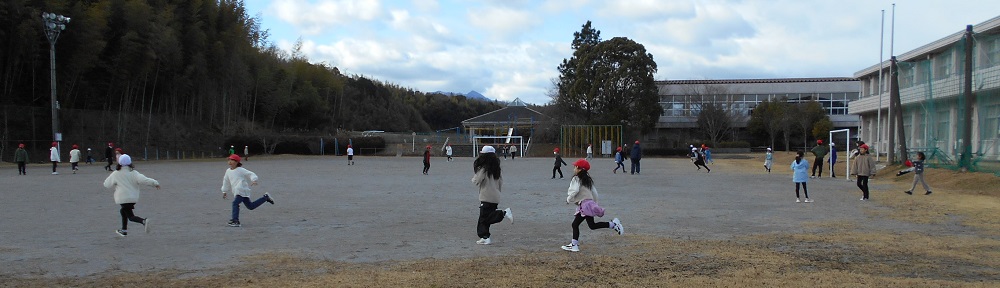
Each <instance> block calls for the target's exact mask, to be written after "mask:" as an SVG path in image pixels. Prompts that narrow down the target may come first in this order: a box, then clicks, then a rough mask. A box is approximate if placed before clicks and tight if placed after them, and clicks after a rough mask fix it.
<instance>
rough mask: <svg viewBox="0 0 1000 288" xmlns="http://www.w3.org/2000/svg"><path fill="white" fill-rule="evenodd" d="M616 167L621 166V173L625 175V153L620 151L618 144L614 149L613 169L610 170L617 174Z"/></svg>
mask: <svg viewBox="0 0 1000 288" xmlns="http://www.w3.org/2000/svg"><path fill="white" fill-rule="evenodd" d="M618 168H622V175H625V153H624V152H622V147H620V146H619V147H618V150H617V151H615V170H611V172H613V173H615V174H618Z"/></svg>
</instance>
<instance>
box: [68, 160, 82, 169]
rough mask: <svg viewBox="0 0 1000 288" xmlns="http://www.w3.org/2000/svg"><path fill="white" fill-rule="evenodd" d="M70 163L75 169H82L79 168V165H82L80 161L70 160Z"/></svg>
mask: <svg viewBox="0 0 1000 288" xmlns="http://www.w3.org/2000/svg"><path fill="white" fill-rule="evenodd" d="M69 165H70V166H72V167H73V171H76V170H80V169H79V168H77V165H80V162H70V163H69Z"/></svg>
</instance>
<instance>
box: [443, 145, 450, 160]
mask: <svg viewBox="0 0 1000 288" xmlns="http://www.w3.org/2000/svg"><path fill="white" fill-rule="evenodd" d="M451 152H452V150H451V144H448V146H445V147H444V155H447V156H448V162H451Z"/></svg>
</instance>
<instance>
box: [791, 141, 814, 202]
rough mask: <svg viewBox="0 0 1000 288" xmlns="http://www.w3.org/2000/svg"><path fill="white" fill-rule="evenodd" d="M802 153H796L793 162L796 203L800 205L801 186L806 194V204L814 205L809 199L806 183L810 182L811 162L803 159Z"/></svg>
mask: <svg viewBox="0 0 1000 288" xmlns="http://www.w3.org/2000/svg"><path fill="white" fill-rule="evenodd" d="M802 155H803V153H802V151H797V152H795V160H794V161H792V166H791V168H792V182H795V203H799V202H800V201H799V185H800V184H801V186H802V191H803V192H805V194H806V203H812V202H813V200H812V199H809V187H806V182H809V175H806V173H807V172H809V171H808V170H809V160H806V159H804V158H803V157H802Z"/></svg>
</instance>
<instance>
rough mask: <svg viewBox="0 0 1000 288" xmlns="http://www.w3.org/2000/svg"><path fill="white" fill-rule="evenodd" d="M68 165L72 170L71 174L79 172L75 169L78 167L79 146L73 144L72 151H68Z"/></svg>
mask: <svg viewBox="0 0 1000 288" xmlns="http://www.w3.org/2000/svg"><path fill="white" fill-rule="evenodd" d="M69 165H70V167H72V168H73V174H76V170H80V168H77V167H78V165H80V146H76V144H73V150H69Z"/></svg>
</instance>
